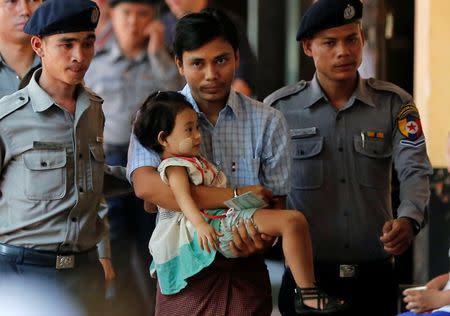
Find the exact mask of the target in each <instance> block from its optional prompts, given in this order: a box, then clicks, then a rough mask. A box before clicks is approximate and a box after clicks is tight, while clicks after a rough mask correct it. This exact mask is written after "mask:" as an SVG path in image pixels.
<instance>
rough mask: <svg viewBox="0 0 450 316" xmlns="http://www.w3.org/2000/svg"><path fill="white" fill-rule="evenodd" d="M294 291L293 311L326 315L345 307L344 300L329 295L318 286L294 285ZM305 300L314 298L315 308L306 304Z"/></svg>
mask: <svg viewBox="0 0 450 316" xmlns="http://www.w3.org/2000/svg"><path fill="white" fill-rule="evenodd" d="M295 293H296V295H295V311H296V312H297V313H298V314H300V315H326V314H331V313H336V312H340V311H343V310H345V309H346V308H347V305H346V304H345V302H342V301H341V300H339V299H338V298H335V297H331V296H329V295H328V294H326V293H325V292H324V291H322V290H321V289H320V288H318V287H310V288H299V287H296V289H295ZM307 300H315V301H316V302H317V308H314V307H309V306H308V305H306V304H305V303H304V301H307Z"/></svg>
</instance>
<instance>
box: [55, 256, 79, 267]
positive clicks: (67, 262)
mask: <svg viewBox="0 0 450 316" xmlns="http://www.w3.org/2000/svg"><path fill="white" fill-rule="evenodd" d="M74 267H75V256H74V255H68V256H62V255H57V256H56V269H58V270H60V269H73V268H74Z"/></svg>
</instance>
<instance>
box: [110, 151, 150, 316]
mask: <svg viewBox="0 0 450 316" xmlns="http://www.w3.org/2000/svg"><path fill="white" fill-rule="evenodd" d="M127 153H128V145H111V144H106V145H105V156H106V163H107V164H108V165H119V166H126V165H127ZM107 203H108V220H109V224H110V236H111V257H112V262H113V266H114V269H115V272H116V279H115V280H114V281H113V288H112V289H109V291H108V294H109V295H108V315H111V316H122V315H133V316H140V315H142V316H144V315H145V316H149V315H153V312H154V307H155V295H156V281H155V279H153V278H151V277H150V273H149V266H150V262H151V256H150V252H149V249H148V242H149V240H150V237H151V234H152V232H153V229H154V228H155V219H156V215H153V214H149V213H147V212H146V211H145V210H144V202H143V201H142V200H140V199H138V198H137V197H136V196H135V195H134V194H133V193H131V194H128V195H124V196H120V197H114V198H108V199H107Z"/></svg>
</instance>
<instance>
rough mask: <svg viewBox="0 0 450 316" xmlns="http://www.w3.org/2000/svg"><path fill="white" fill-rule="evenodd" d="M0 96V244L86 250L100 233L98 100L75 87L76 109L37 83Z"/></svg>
mask: <svg viewBox="0 0 450 316" xmlns="http://www.w3.org/2000/svg"><path fill="white" fill-rule="evenodd" d="M40 72H41V70H38V71H36V72H35V73H34V75H33V77H32V79H31V81H30V83H29V84H28V86H26V87H25V88H24V89H21V90H19V91H17V92H16V93H14V94H12V95H10V96H6V97H5V98H3V99H2V100H1V101H0V165H1V181H0V191H1V193H2V195H1V197H0V219H1V221H0V243H7V244H10V245H15V246H22V247H31V248H35V249H40V250H51V251H56V250H58V249H59V250H61V251H74V252H77V251H83V250H87V249H90V248H93V247H95V245H96V243H97V242H98V241H99V240H100V238H101V237H102V235H103V234H104V232H105V227H104V223H103V221H102V220H101V219H100V218H99V217H98V209H99V202H100V199H101V197H102V189H103V176H104V173H103V170H104V154H103V148H102V137H103V123H104V117H103V113H102V110H101V103H102V99H101V98H99V97H98V96H96V95H95V94H93V93H92V92H89V91H88V90H86V89H85V88H84V87H83V86H81V85H80V86H79V87H78V91H77V92H78V97H77V101H76V111H75V115H72V114H70V113H68V112H67V111H66V110H64V109H63V108H62V107H60V106H58V105H56V104H55V102H54V100H53V99H52V98H51V97H50V96H49V95H48V94H47V93H46V92H45V91H44V90H43V89H42V88H41V87H40V86H39V85H38V84H37V81H36V80H37V79H36V78H38V77H39V76H40Z"/></svg>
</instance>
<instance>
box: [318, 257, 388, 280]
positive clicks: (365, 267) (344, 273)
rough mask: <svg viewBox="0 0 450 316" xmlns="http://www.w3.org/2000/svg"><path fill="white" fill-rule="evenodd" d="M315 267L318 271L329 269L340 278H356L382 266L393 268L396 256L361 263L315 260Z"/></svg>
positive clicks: (329, 271) (328, 270)
mask: <svg viewBox="0 0 450 316" xmlns="http://www.w3.org/2000/svg"><path fill="white" fill-rule="evenodd" d="M314 267H315V268H316V269H317V270H318V271H327V272H328V273H331V274H333V275H335V276H338V277H339V278H356V277H358V276H360V275H364V274H365V275H368V274H371V273H372V272H373V271H376V270H379V269H380V268H387V269H389V268H393V267H394V258H393V257H389V258H386V259H381V260H372V261H366V262H360V263H346V262H342V263H335V262H320V261H319V262H315V263H314Z"/></svg>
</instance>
